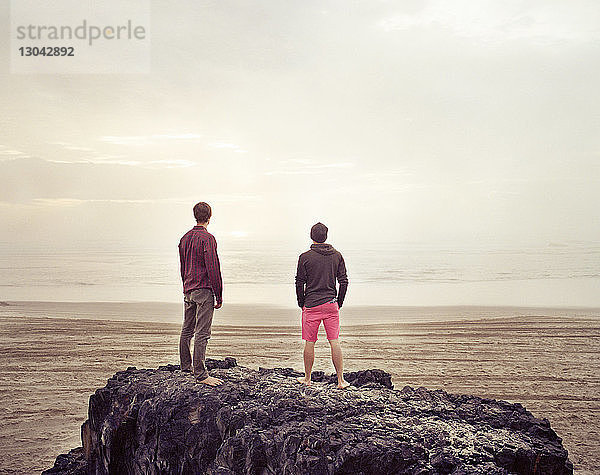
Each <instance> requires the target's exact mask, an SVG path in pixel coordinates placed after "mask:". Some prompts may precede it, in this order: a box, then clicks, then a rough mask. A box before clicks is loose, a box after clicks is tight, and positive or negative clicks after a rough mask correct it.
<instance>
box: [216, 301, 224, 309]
mask: <svg viewBox="0 0 600 475" xmlns="http://www.w3.org/2000/svg"><path fill="white" fill-rule="evenodd" d="M222 305H223V302H221V303H217V304H215V308H221V306H222Z"/></svg>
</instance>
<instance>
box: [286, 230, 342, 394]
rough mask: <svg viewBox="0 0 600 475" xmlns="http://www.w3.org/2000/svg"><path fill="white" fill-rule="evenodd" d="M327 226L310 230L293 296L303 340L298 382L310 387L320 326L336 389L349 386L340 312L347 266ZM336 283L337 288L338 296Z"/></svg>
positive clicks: (297, 273)
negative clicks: (299, 311) (329, 238)
mask: <svg viewBox="0 0 600 475" xmlns="http://www.w3.org/2000/svg"><path fill="white" fill-rule="evenodd" d="M327 231H328V229H327V226H325V225H324V224H323V223H317V224H315V225H314V226H313V227H312V228H311V230H310V237H311V239H312V240H313V244H312V245H311V246H310V250H309V251H306V252H304V253H302V254H300V257H299V258H298V269H297V271H296V296H297V298H298V306H299V307H300V308H301V309H302V339H303V340H304V377H300V378H298V381H300V382H301V383H304V384H306V385H308V386H310V375H311V372H312V366H313V363H314V361H315V343H316V341H317V333H318V332H319V326H320V325H321V322H323V326H324V327H325V332H326V333H327V340H329V345H330V346H331V359H332V361H333V366H334V367H335V371H336V373H337V378H338V388H340V389H343V388H345V387H347V386H348V383H347V382H346V381H345V380H344V373H343V370H344V364H343V357H342V348H341V347H340V342H339V334H340V315H339V309H340V308H341V307H342V305H343V303H344V298H345V296H346V290H347V289H348V276H347V275H346V264H345V263H344V258H343V257H342V255H341V254H340V253H339V252H338V251H336V250H335V249H334V248H333V246H332V245H331V244H327V243H325V241H326V240H327ZM336 280H337V282H338V283H339V285H340V288H339V292H338V291H337V288H336Z"/></svg>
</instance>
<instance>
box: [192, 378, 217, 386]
mask: <svg viewBox="0 0 600 475" xmlns="http://www.w3.org/2000/svg"><path fill="white" fill-rule="evenodd" d="M198 382H199V383H200V384H206V385H208V386H218V385H219V384H223V381H222V380H221V379H219V378H213V377H212V376H207V377H206V378H204V379H202V380H199V381H198Z"/></svg>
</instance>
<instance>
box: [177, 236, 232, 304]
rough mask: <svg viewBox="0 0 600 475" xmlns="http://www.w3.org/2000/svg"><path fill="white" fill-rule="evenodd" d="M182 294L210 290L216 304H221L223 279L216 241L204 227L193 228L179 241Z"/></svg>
mask: <svg viewBox="0 0 600 475" xmlns="http://www.w3.org/2000/svg"><path fill="white" fill-rule="evenodd" d="M179 260H180V264H181V280H182V281H183V292H184V293H187V292H191V291H192V290H195V289H212V291H213V293H214V294H215V299H216V301H217V303H222V302H223V279H222V278H221V264H220V263H219V256H218V255H217V240H216V239H215V237H214V236H213V235H212V234H210V233H209V232H208V231H207V230H206V229H205V228H204V226H194V227H193V228H192V229H191V230H189V231H188V232H187V233H185V235H184V236H183V237H182V238H181V241H179Z"/></svg>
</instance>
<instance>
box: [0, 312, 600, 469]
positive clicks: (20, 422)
mask: <svg viewBox="0 0 600 475" xmlns="http://www.w3.org/2000/svg"><path fill="white" fill-rule="evenodd" d="M53 305H54V306H52V305H50V304H40V303H38V304H33V303H22V304H13V303H11V306H9V307H2V308H0V322H1V323H2V324H1V326H0V328H1V330H0V363H1V367H2V368H3V371H2V373H1V376H0V404H1V405H2V407H3V408H4V416H3V418H2V420H1V421H0V452H1V453H0V473H36V472H39V471H41V470H43V469H45V468H49V467H50V466H52V464H53V461H54V459H55V457H56V456H57V455H58V454H59V453H63V452H65V451H67V450H69V449H70V448H73V447H76V446H79V445H80V444H81V442H80V437H79V430H80V426H81V424H82V423H83V421H84V420H85V419H86V417H87V404H88V398H89V396H90V394H91V393H92V392H93V391H94V390H95V389H96V388H99V387H102V386H104V384H105V383H106V379H108V378H109V377H110V376H111V375H112V374H114V373H115V372H116V371H119V370H122V369H125V368H126V367H128V366H137V367H150V368H154V367H157V366H159V365H162V364H167V363H178V353H177V341H178V337H179V323H177V320H176V319H177V318H178V316H177V314H178V311H179V308H180V307H179V306H177V305H174V304H173V306H168V305H170V304H110V305H109V304H100V303H98V304H93V305H92V304H87V305H86V304H53ZM157 305H158V306H157ZM161 305H164V306H165V307H161ZM92 307H93V308H92ZM120 312H121V313H120ZM102 315H104V317H103V318H101V316H102ZM57 317H60V318H57ZM94 317H95V318H94ZM119 317H120V318H119ZM106 318H108V319H106ZM296 318H297V312H296V311H295V310H294V309H284V308H281V309H278V308H275V307H273V308H266V307H265V308H257V307H250V306H248V307H246V306H241V305H240V306H236V307H233V308H230V309H229V310H227V311H225V309H224V311H223V313H220V314H217V315H216V319H215V325H214V327H213V337H212V339H211V341H210V344H209V354H208V356H209V357H213V358H222V357H225V356H232V357H234V358H236V359H237V360H238V364H240V365H245V366H249V367H258V366H265V367H274V366H284V367H286V366H289V367H294V368H296V369H301V368H302V362H301V361H302V360H301V345H302V344H301V340H300V332H299V328H298V327H297V326H296V325H295V319H296ZM342 319H343V323H342V334H341V338H342V346H343V349H344V356H345V366H346V369H347V370H349V371H350V370H358V369H366V368H381V369H384V370H386V371H388V372H390V373H391V374H392V375H393V383H394V385H395V387H396V388H398V389H399V388H402V387H403V386H404V385H411V386H426V387H428V388H433V389H435V388H440V389H444V390H446V391H448V392H453V393H469V394H476V395H478V396H482V397H490V398H495V399H504V400H508V401H511V402H519V403H522V404H523V405H524V406H525V407H526V408H527V409H528V410H530V411H531V412H532V413H533V414H535V415H536V416H538V417H547V418H548V419H549V420H550V422H551V424H552V427H553V428H554V430H555V431H556V432H557V433H558V434H559V436H561V437H562V438H563V440H564V445H565V447H566V448H567V450H568V451H569V454H570V459H571V461H572V462H573V463H574V464H575V469H576V473H578V474H592V473H598V472H600V449H599V447H600V429H599V427H600V397H599V394H600V377H599V376H598V375H599V374H600V312H599V311H597V310H590V309H588V310H585V309H581V310H573V309H571V310H561V309H527V308H521V309H516V308H504V309H502V308H491V307H487V308H486V307H482V308H476V307H465V308H459V307H453V308H429V309H427V308H416V307H414V308H401V307H385V308H380V309H377V308H372V309H370V311H369V310H368V309H366V308H351V307H349V308H348V309H343V311H342ZM120 320H122V321H120ZM126 320H127V321H126ZM145 320H149V321H145ZM259 322H262V323H263V325H264V326H259V325H257V323H259ZM276 322H279V324H276ZM366 322H372V323H371V324H368V325H365V324H364V323H366ZM319 340H320V341H319V343H318V344H317V360H316V363H315V368H314V369H315V370H324V371H327V372H331V371H332V366H331V362H330V360H329V353H328V345H327V343H326V340H325V336H324V334H320V335H319Z"/></svg>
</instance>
